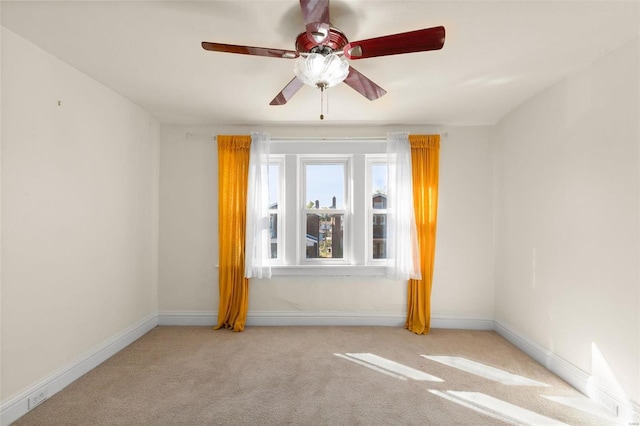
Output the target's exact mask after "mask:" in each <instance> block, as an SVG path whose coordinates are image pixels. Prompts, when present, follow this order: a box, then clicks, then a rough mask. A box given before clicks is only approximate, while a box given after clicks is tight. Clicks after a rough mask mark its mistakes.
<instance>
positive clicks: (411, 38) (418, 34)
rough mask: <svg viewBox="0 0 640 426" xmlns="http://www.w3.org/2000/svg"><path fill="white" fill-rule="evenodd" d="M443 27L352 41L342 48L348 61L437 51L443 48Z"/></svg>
mask: <svg viewBox="0 0 640 426" xmlns="http://www.w3.org/2000/svg"><path fill="white" fill-rule="evenodd" d="M444 36H445V31H444V27H433V28H425V29H422V30H416V31H409V32H406V33H400V34H392V35H387V36H382V37H376V38H370V39H367V40H361V41H354V42H351V43H349V44H347V45H346V46H345V47H344V49H343V50H344V54H345V56H346V57H347V58H348V59H364V58H373V57H376V56H388V55H398V54H401V53H412V52H425V51H427V50H438V49H442V46H444Z"/></svg>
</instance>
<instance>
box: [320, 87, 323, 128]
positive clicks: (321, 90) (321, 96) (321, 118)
mask: <svg viewBox="0 0 640 426" xmlns="http://www.w3.org/2000/svg"><path fill="white" fill-rule="evenodd" d="M323 108H324V85H322V86H320V120H324V114H323V113H322V110H323Z"/></svg>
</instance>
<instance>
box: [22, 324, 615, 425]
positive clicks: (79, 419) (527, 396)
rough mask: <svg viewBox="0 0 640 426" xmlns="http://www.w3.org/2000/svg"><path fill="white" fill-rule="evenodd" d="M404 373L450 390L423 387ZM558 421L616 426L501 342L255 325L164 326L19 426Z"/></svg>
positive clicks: (490, 337) (479, 335) (483, 335)
mask: <svg viewBox="0 0 640 426" xmlns="http://www.w3.org/2000/svg"><path fill="white" fill-rule="evenodd" d="M336 354H339V355H336ZM346 354H373V355H366V356H367V357H369V358H373V359H378V360H379V359H382V358H384V359H386V360H388V361H387V362H388V365H387V366H382V367H381V366H375V365H374V364H376V363H375V362H374V363H373V364H372V363H370V362H368V361H367V362H363V361H361V360H359V359H358V356H360V355H346ZM421 355H427V356H456V357H463V358H466V359H468V360H472V361H475V362H479V363H482V364H485V365H487V366H490V367H495V368H499V369H501V370H504V371H506V372H508V373H512V374H515V375H519V376H523V377H526V378H528V379H532V380H535V381H538V382H542V383H544V384H546V385H548V386H542V385H541V384H540V385H534V386H531V385H530V386H523V385H514V384H504V383H501V382H497V381H495V380H490V379H488V378H484V377H481V376H478V375H476V374H472V373H470V372H467V371H464V370H461V369H459V368H455V367H452V366H448V365H445V364H443V363H441V362H438V361H435V360H433V359H428V358H425V357H422V356H421ZM360 357H362V356H360ZM357 361H360V362H357ZM389 365H390V366H391V367H389ZM406 367H410V368H412V369H413V370H414V373H415V370H418V372H422V373H427V374H428V375H432V376H436V377H437V378H439V379H441V380H442V381H424V380H415V379H413V378H411V374H406V373H405V372H404V369H406ZM397 369H398V370H397ZM396 370H397V371H396ZM394 371H395V372H394ZM410 371H411V370H410ZM545 396H546V397H545ZM549 397H551V399H550V398H549ZM487 401H488V402H489V406H487V405H486V403H487ZM567 404H569V405H567ZM571 405H573V407H572V406H571ZM576 405H584V406H585V407H586V408H587V410H591V412H589V411H584V410H583V409H578V408H575V406H576ZM525 410H526V411H525ZM523 413H524V414H523ZM529 413H530V414H529ZM523 416H524V417H523ZM535 416H544V417H535ZM523 419H525V420H523ZM554 421H557V422H563V423H566V424H572V425H604V424H614V418H613V417H607V415H606V412H605V411H604V410H602V409H600V408H599V407H598V406H597V405H596V404H594V403H592V402H591V401H589V400H588V399H587V398H586V397H584V396H583V395H582V394H580V393H579V392H577V391H576V390H575V389H573V388H571V387H570V386H569V385H567V384H566V383H565V382H563V381H562V380H560V379H559V378H558V377H556V376H555V375H553V374H552V373H550V372H549V371H548V370H546V369H545V368H544V367H542V366H541V365H539V364H537V363H536V362H535V361H533V360H532V359H531V358H529V357H528V356H527V355H525V354H524V353H522V352H521V351H519V350H518V349H517V348H515V347H514V346H513V345H511V344H510V343H508V342H507V341H506V340H504V339H503V338H502V337H500V336H499V335H498V334H496V333H494V332H489V331H461V330H441V329H436V330H433V331H432V332H431V334H429V335H427V336H418V335H415V334H412V333H410V332H408V331H406V330H404V329H402V328H391V327H250V328H247V329H246V330H245V331H244V332H242V333H233V332H230V331H227V330H218V331H214V330H212V329H211V328H209V327H156V328H155V329H153V330H152V331H150V332H149V333H147V334H146V335H145V336H143V337H142V338H141V339H139V340H138V341H136V342H134V343H133V344H132V345H130V346H129V347H127V348H126V349H124V350H123V351H121V352H120V353H118V354H116V355H115V356H113V357H112V358H110V359H109V360H107V361H106V362H104V363H103V364H102V365H100V366H99V367H97V368H96V369H94V370H92V371H91V372H89V373H88V374H86V375H85V376H83V377H81V378H80V379H79V380H77V381H76V382H75V383H73V384H71V385H70V386H68V387H67V388H66V389H64V390H63V391H62V392H60V393H58V394H56V395H54V396H52V397H51V398H49V400H47V401H45V402H44V403H43V404H42V405H40V406H38V407H36V408H35V409H34V410H32V411H31V412H29V413H28V414H27V415H25V416H24V417H22V418H21V419H19V420H18V422H16V425H299V424H311V425H494V424H495V425H501V424H553V422H554Z"/></svg>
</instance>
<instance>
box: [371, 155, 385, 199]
mask: <svg viewBox="0 0 640 426" xmlns="http://www.w3.org/2000/svg"><path fill="white" fill-rule="evenodd" d="M386 195H387V165H386V164H383V163H374V164H372V165H371V196H372V199H373V208H374V209H386V208H387V196H386Z"/></svg>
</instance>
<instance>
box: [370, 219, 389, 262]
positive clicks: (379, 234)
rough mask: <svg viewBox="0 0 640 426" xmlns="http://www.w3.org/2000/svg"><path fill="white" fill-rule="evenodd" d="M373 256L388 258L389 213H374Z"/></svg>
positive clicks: (375, 257)
mask: <svg viewBox="0 0 640 426" xmlns="http://www.w3.org/2000/svg"><path fill="white" fill-rule="evenodd" d="M371 234H372V235H373V253H372V254H373V258H374V259H386V258H387V215H386V214H374V215H373V229H372V233H371Z"/></svg>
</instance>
